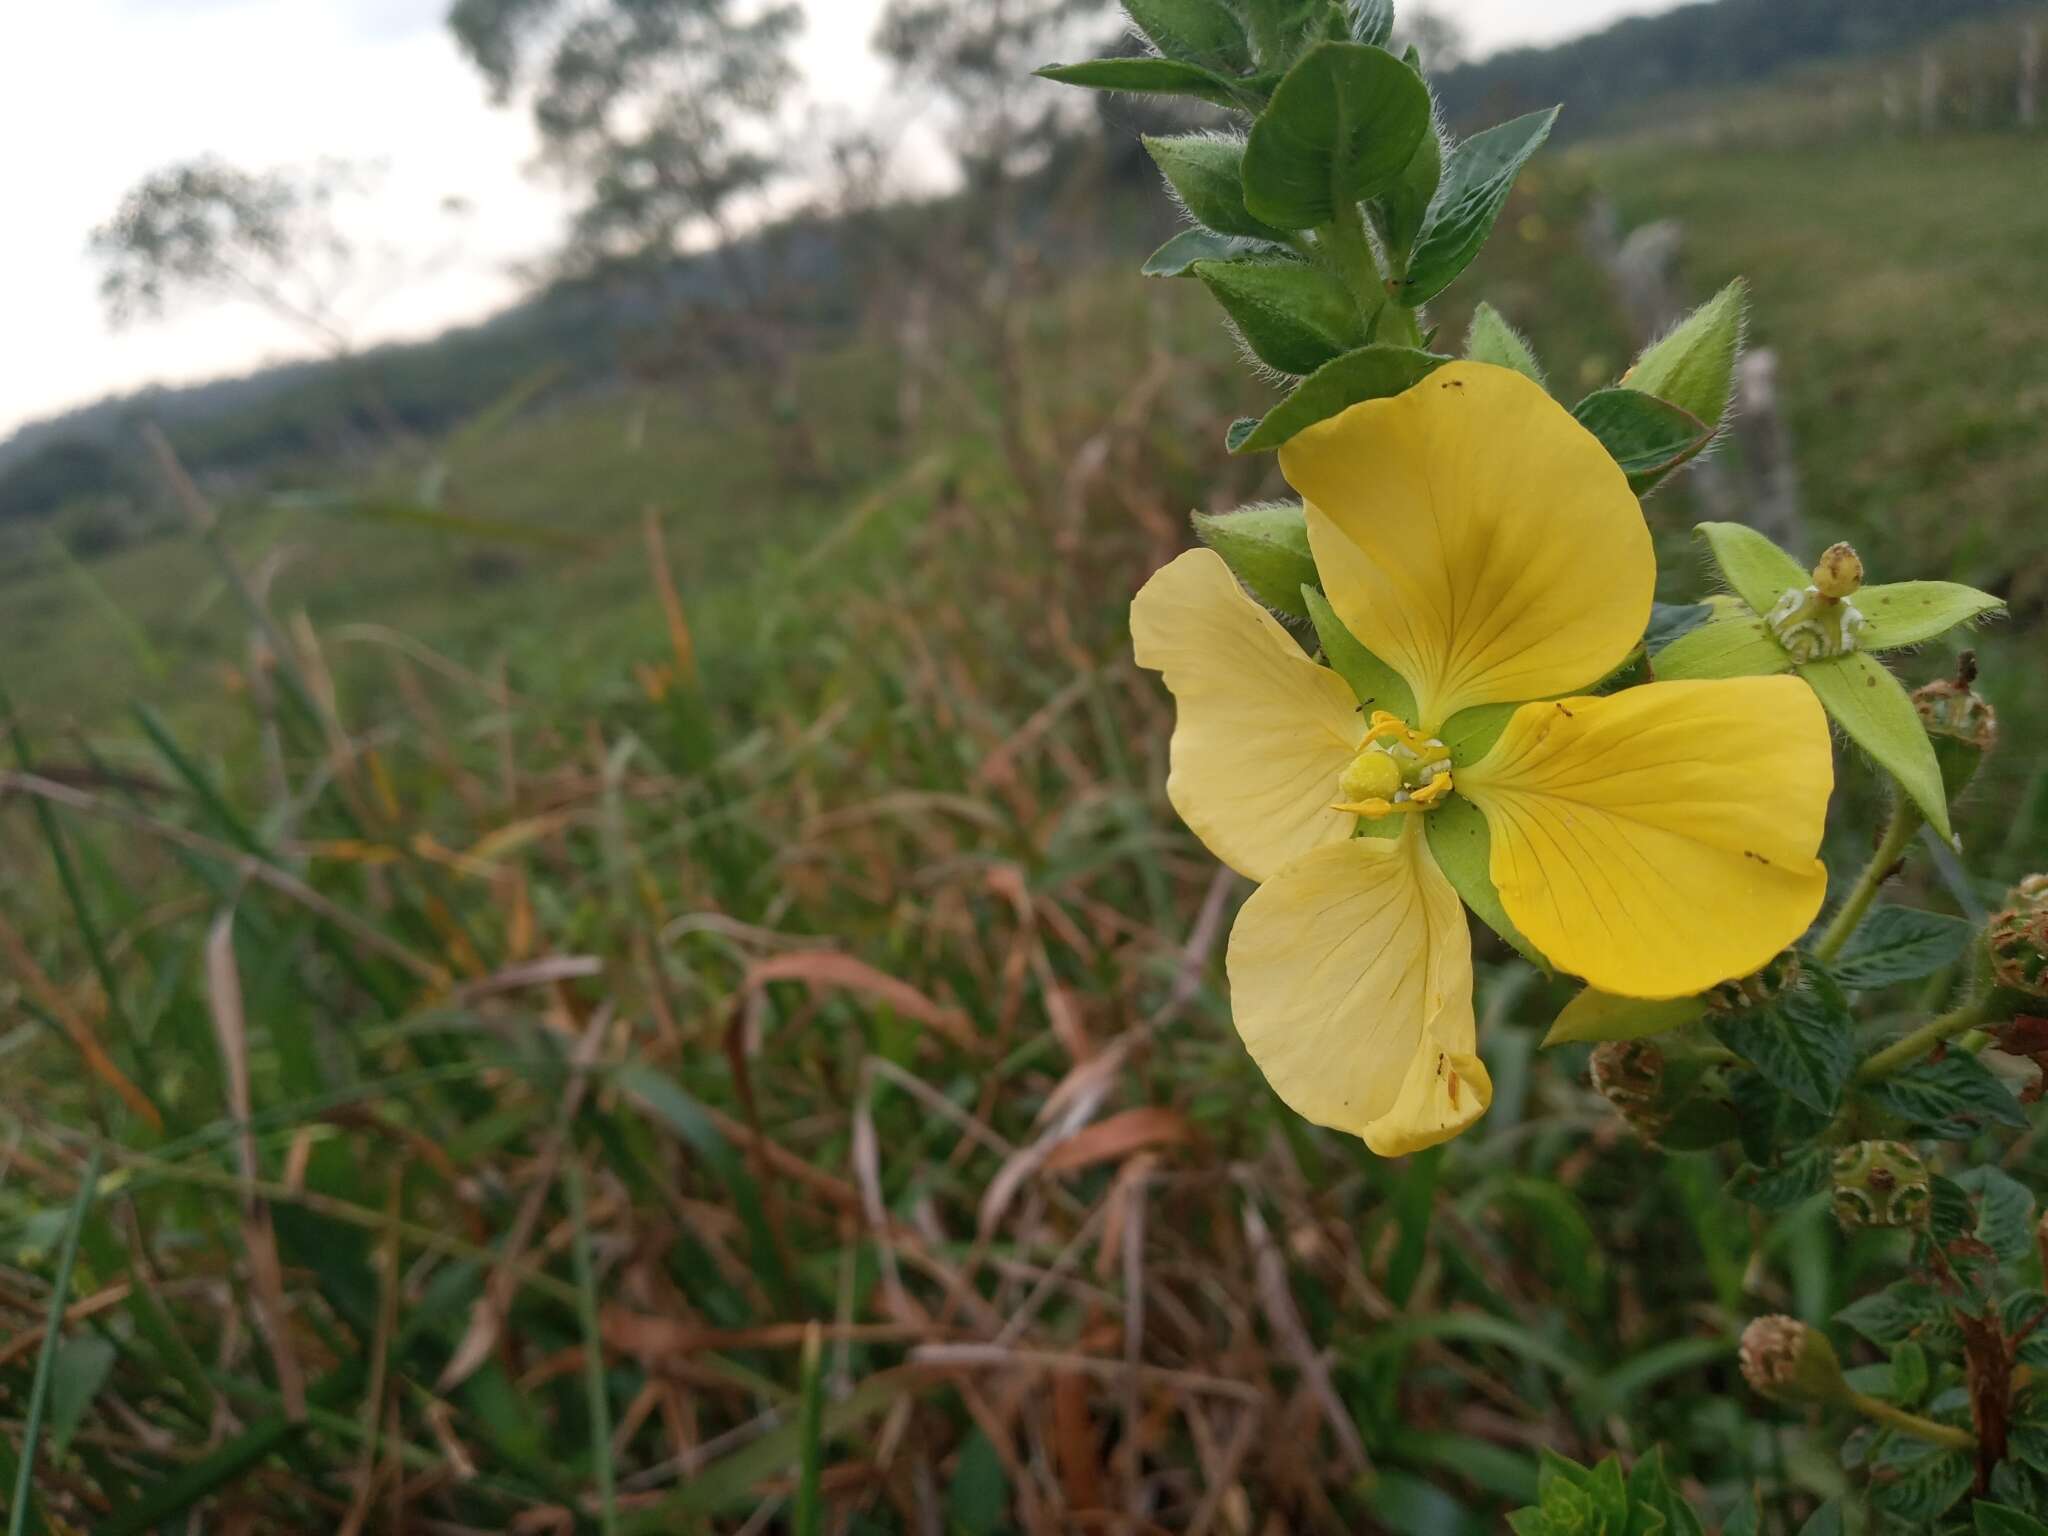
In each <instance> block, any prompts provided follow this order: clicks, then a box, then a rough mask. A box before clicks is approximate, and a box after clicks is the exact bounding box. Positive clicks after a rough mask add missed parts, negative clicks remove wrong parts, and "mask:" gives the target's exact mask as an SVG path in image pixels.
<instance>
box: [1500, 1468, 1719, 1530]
mask: <svg viewBox="0 0 2048 1536" xmlns="http://www.w3.org/2000/svg"><path fill="white" fill-rule="evenodd" d="M1536 1498H1537V1502H1536V1504H1535V1505H1534V1506H1533V1507H1532V1508H1527V1509H1520V1510H1516V1511H1514V1512H1513V1513H1511V1514H1510V1515H1509V1516H1508V1529H1509V1530H1511V1531H1513V1532H1514V1533H1515V1536H1705V1533H1706V1526H1705V1525H1704V1524H1703V1523H1702V1522H1701V1520H1700V1517H1699V1516H1698V1515H1697V1514H1696V1513H1694V1511H1693V1509H1692V1506H1691V1505H1689V1504H1688V1503H1686V1502H1685V1500H1684V1499H1683V1498H1682V1497H1681V1496H1680V1495H1679V1493H1678V1491H1677V1490H1676V1489H1675V1488H1673V1487H1672V1485H1671V1480H1670V1477H1669V1476H1668V1475H1667V1474H1666V1472H1665V1470H1664V1456H1663V1450H1662V1448H1661V1447H1657V1448H1653V1449H1652V1450H1651V1451H1650V1453H1649V1454H1648V1455H1646V1456H1643V1457H1640V1458H1639V1459H1638V1460H1637V1461H1636V1464H1635V1465H1634V1467H1632V1468H1631V1469H1630V1470H1629V1472H1628V1474H1627V1476H1626V1477H1624V1476H1623V1474H1622V1470H1621V1462H1620V1460H1619V1459H1618V1458H1616V1457H1613V1456H1610V1457H1608V1458H1607V1459H1606V1460H1605V1461H1602V1462H1600V1463H1599V1464H1598V1465H1596V1466H1594V1467H1591V1468H1586V1467H1582V1466H1580V1465H1578V1464H1577V1463H1576V1462H1572V1461H1567V1460H1566V1459H1565V1458H1563V1457H1561V1456H1558V1455H1556V1454H1555V1453H1553V1452H1551V1451H1548V1450H1546V1451H1544V1452H1543V1453H1542V1470H1541V1472H1540V1473H1539V1475H1538V1481H1537V1489H1536Z"/></svg>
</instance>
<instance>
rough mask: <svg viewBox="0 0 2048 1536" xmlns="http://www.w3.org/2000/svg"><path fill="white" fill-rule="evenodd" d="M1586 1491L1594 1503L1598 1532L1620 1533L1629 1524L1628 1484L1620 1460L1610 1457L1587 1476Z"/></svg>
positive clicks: (1594, 1515)
mask: <svg viewBox="0 0 2048 1536" xmlns="http://www.w3.org/2000/svg"><path fill="white" fill-rule="evenodd" d="M1584 1486H1585V1491H1586V1494H1587V1496H1588V1497H1590V1498H1591V1499H1592V1501H1593V1518H1594V1519H1595V1520H1596V1521H1598V1522H1599V1524H1598V1525H1596V1526H1595V1527H1594V1529H1596V1530H1603V1531H1615V1532H1619V1531H1620V1530H1621V1529H1622V1528H1623V1527H1624V1526H1626V1525H1627V1524H1628V1484H1627V1483H1626V1482H1625V1481H1624V1480H1623V1478H1622V1475H1621V1462H1620V1460H1619V1458H1617V1457H1613V1456H1609V1457H1607V1458H1606V1459H1605V1460H1603V1461H1602V1462H1601V1463H1600V1464H1599V1465H1598V1466H1597V1467H1595V1468H1594V1469H1593V1470H1592V1472H1591V1473H1590V1474H1589V1475H1588V1476H1587V1478H1586V1481H1585V1485H1584Z"/></svg>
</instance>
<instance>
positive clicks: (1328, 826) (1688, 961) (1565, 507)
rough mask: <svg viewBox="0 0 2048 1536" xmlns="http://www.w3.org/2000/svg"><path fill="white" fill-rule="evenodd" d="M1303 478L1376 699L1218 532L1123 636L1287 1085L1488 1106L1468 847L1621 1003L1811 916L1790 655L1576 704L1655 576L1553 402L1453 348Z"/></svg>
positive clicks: (1612, 473) (1362, 1099)
mask: <svg viewBox="0 0 2048 1536" xmlns="http://www.w3.org/2000/svg"><path fill="white" fill-rule="evenodd" d="M1280 467H1281V470H1282V472H1283V473H1284V474H1285V475H1286V477H1287V479H1288V481H1289V483H1290V484H1292V485H1293V486H1294V488H1295V490H1296V491H1298V492H1299V493H1300V494H1301V496H1302V497H1303V499H1304V501H1305V502H1306V514H1305V515H1306V517H1307V522H1308V533H1309V543H1310V546H1311V549H1312V551H1313V553H1314V555H1315V562H1316V568H1317V571H1318V573H1319V574H1320V577H1321V580H1322V585H1323V589H1324V592H1325V594H1326V596H1327V598H1328V602H1329V606H1330V608H1331V609H1332V610H1333V611H1334V613H1335V615H1336V617H1337V618H1339V619H1341V620H1342V621H1343V624H1344V626H1345V627H1346V628H1347V629H1349V630H1350V632H1351V635H1352V636H1353V637H1354V638H1355V639H1356V640H1357V641H1358V642H1360V643H1361V644H1362V645H1363V646H1364V647H1365V648H1366V649H1367V650H1369V651H1370V652H1371V653H1372V655H1373V656H1374V657H1377V658H1378V659H1379V660H1380V661H1381V662H1383V663H1384V664H1385V667H1386V669H1387V676H1386V687H1385V688H1384V689H1383V690H1379V691H1377V692H1375V694H1374V697H1373V698H1372V699H1370V700H1369V701H1367V703H1365V704H1362V703H1361V701H1360V700H1359V698H1358V697H1356V696H1355V695H1354V693H1353V691H1352V688H1351V687H1350V686H1349V685H1347V684H1346V683H1345V682H1344V680H1343V679H1342V678H1340V677H1339V676H1338V674H1337V673H1336V672H1334V671H1332V670H1330V669H1329V668H1327V667H1324V666H1321V665H1319V664H1317V663H1316V662H1314V661H1311V660H1310V659H1309V658H1308V657H1307V656H1306V655H1304V654H1303V653H1302V651H1301V649H1300V647H1299V646H1297V645H1296V644H1295V642H1294V640H1293V639H1292V638H1291V637H1290V636H1289V635H1288V633H1287V632H1286V631H1285V630H1284V629H1282V628H1281V627H1280V625H1279V623H1278V622H1277V621H1276V620H1275V619H1274V618H1273V617H1272V615H1271V614H1269V613H1267V612H1266V610H1265V609H1264V608H1262V607H1260V606H1259V605H1258V604H1257V603H1255V602H1253V601H1252V600H1251V599H1250V598H1248V597H1247V596H1245V595H1244V593H1243V592H1242V591H1241V590H1240V589H1239V587H1238V585H1237V583H1236V581H1235V580H1234V579H1233V578H1232V576H1231V574H1230V571H1229V568H1228V567H1227V566H1226V565H1225V564H1224V562H1223V560H1222V559H1221V558H1220V557H1219V556H1217V555H1216V554H1214V553H1213V552H1211V551H1208V550H1195V551H1191V552H1189V553H1187V554H1184V555H1181V556H1180V557H1179V558H1178V559H1176V560H1174V561H1172V562H1171V563H1170V564H1168V565H1167V566H1166V567H1164V568H1163V569H1162V570H1160V571H1159V572H1158V573H1156V574H1155V575H1154V576H1153V577H1152V579H1151V580H1150V581H1149V582H1147V583H1146V585H1145V587H1144V589H1143V590H1142V591H1141V592H1140V593H1139V594H1138V597H1137V600H1136V601H1135V603H1133V605H1132V609H1131V629H1132V636H1133V638H1134V640H1135V641H1136V646H1137V657H1138V661H1139V664H1140V665H1142V666H1146V667H1150V668H1154V669H1156V670H1158V671H1160V672H1162V673H1163V674H1164V675H1165V679H1166V684H1167V686H1168V688H1170V689H1171V690H1172V692H1173V694H1174V698H1175V702H1176V704H1177V707H1178V720H1177V724H1176V727H1175V730H1174V735H1173V744H1172V749H1171V773H1170V775H1169V777H1168V780H1167V793H1168V796H1169V798H1171V800H1172V801H1173V804H1174V807H1175V808H1176V809H1177V810H1178V811H1179V812H1180V814H1181V816H1182V817H1183V819H1185V820H1186V822H1187V824H1188V825H1189V826H1190V827H1191V828H1193V829H1194V831H1195V832H1196V833H1197V834H1198V835H1199V836H1200V837H1201V839H1202V840H1203V842H1205V843H1206V844H1207V845H1208V846H1209V848H1210V849H1211V851H1213V852H1214V853H1215V854H1216V856H1217V857H1218V858H1220V859H1222V860H1223V861H1224V862H1225V863H1227V864H1229V865H1230V866H1231V867H1232V868H1233V869H1236V870H1237V871H1239V872H1240V873H1242V874H1244V875H1246V876H1248V877H1249V878H1251V879H1252V880H1255V881H1259V882H1261V883H1260V885H1259V888H1258V890H1257V891H1255V892H1254V893H1253V894H1252V896H1251V898H1250V899H1249V900H1248V901H1247V902H1246V903H1245V906H1244V910H1243V911H1242V912H1241V913H1240V914H1239V917H1238V920H1237V925H1236V928H1235V930H1234V931H1233V933H1232V934H1231V939H1230V949H1229V959H1228V969H1229V974H1230V986H1231V994H1232V1002H1233V1008H1234V1011H1235V1014H1236V1018H1237V1027H1238V1031H1239V1033H1240V1034H1241V1035H1242V1036H1243V1038H1244V1042H1245V1046H1246V1048H1247V1049H1248V1050H1249V1051H1250V1052H1251V1055H1252V1057H1253V1059H1254V1060H1256V1061H1257V1062H1258V1064H1259V1066H1260V1068H1261V1069H1262V1070H1263V1071H1264V1072H1265V1074H1266V1076H1267V1078H1268V1079H1269V1080H1270V1081H1271V1082H1272V1084H1273V1087H1274V1088H1275V1090H1276V1091H1277V1092H1278V1093H1279V1094H1280V1096H1281V1098H1283V1099H1284V1100H1286V1102H1287V1103H1288V1104H1289V1105H1291V1106H1292V1107H1293V1108H1294V1109H1295V1110H1296V1111H1298V1112H1299V1113H1300V1114H1302V1115H1303V1116H1305V1117H1307V1118H1308V1119H1310V1120H1313V1121H1316V1122H1317V1123H1319V1124H1322V1125H1327V1126H1333V1127H1335V1128H1337V1129H1340V1130H1345V1131H1349V1132H1352V1133H1353V1134H1356V1135H1359V1136H1362V1137H1363V1138H1364V1139H1365V1141H1366V1142H1367V1144H1368V1145H1370V1146H1371V1147H1372V1149H1373V1150H1374V1151H1375V1152H1379V1153H1382V1154H1384V1155H1389V1156H1393V1155H1398V1154H1401V1153H1405V1152H1412V1151H1415V1150H1417V1149H1419V1148H1422V1147H1426V1146H1430V1145H1433V1144H1435V1143H1436V1142H1439V1141H1443V1140H1446V1139H1448V1138H1449V1137H1451V1136H1454V1135H1456V1134H1457V1133H1458V1132H1459V1131H1461V1130H1463V1129H1464V1128H1465V1127H1466V1126H1468V1125H1470V1124H1471V1123H1472V1122H1473V1121H1474V1120H1476V1119H1477V1118H1478V1117H1479V1116H1480V1115H1481V1114H1483V1113H1484V1112H1485V1110H1486V1107H1487V1105H1488V1103H1489V1102H1490V1101H1491V1099H1492V1094H1493V1088H1492V1083H1491V1081H1490V1079H1489V1078H1488V1076H1487V1072H1486V1068H1485V1066H1484V1064H1483V1063H1481V1062H1480V1060H1479V1059H1478V1057H1477V1056H1476V1055H1475V1054H1474V1043H1475V1042H1474V1029H1473V1016H1472V957H1471V948H1470V940H1469V935H1468V932H1467V929H1466V924H1465V916H1464V906H1463V903H1462V902H1461V901H1460V899H1459V896H1458V891H1457V889H1456V888H1455V887H1454V886H1453V884H1452V882H1451V879H1450V878H1448V877H1447V876H1446V874H1445V873H1444V870H1443V868H1442V867H1441V865H1440V862H1439V855H1440V854H1441V853H1444V852H1446V851H1447V850H1451V849H1453V848H1455V846H1456V845H1457V840H1459V839H1465V840H1467V843H1466V846H1469V845H1470V843H1469V840H1471V839H1474V838H1479V837H1485V838H1487V839H1488V849H1489V851H1488V853H1487V864H1486V868H1487V873H1488V874H1489V875H1490V877H1491V886H1492V887H1493V889H1494V890H1496V891H1497V892H1498V908H1497V909H1495V912H1494V917H1495V920H1496V922H1497V924H1499V925H1504V924H1508V923H1511V924H1512V927H1513V929H1514V930H1516V931H1517V932H1518V934H1519V936H1520V937H1521V938H1522V939H1523V940H1524V941H1526V943H1527V944H1528V945H1530V946H1532V947H1533V948H1534V949H1535V950H1536V951H1538V952H1540V953H1541V954H1542V955H1543V956H1545V957H1546V958H1547V959H1548V960H1549V961H1550V962H1551V963H1552V964H1553V965H1555V966H1556V967H1558V968H1559V969H1560V970H1564V971H1569V972H1572V973H1573V974H1576V975H1579V976H1582V977H1584V978H1585V979H1586V980H1587V981H1588V982H1589V983H1591V984H1592V985H1594V986H1596V987H1599V988H1600V989H1602V990H1603V991H1606V992H1612V993H1619V994H1622V995H1625V996H1633V997H1651V998H1669V997H1682V996H1687V995H1690V994H1692V993H1696V992H1699V991H1701V990H1703V989H1705V988H1706V987H1709V986H1712V985H1713V984H1715V983H1716V982H1720V981H1723V980H1726V979H1727V978H1729V977H1732V976H1741V975H1746V974H1748V973H1749V972H1751V971H1754V970H1756V969H1757V968H1758V967H1760V966H1762V965H1763V964H1764V963H1765V962H1766V961H1768V960H1770V959H1771V958H1772V957H1773V956H1775V955H1776V954H1778V952H1779V951H1781V950H1782V949H1784V948H1785V947H1786V946H1787V945H1788V944H1790V943H1791V942H1792V941H1793V940H1794V939H1796V938H1797V937H1798V936H1799V935H1800V934H1801V933H1802V932H1804V931H1805V929H1806V928H1807V926H1808V925H1809V924H1810V923H1811V922H1812V920H1813V918H1814V916H1815V915H1816V914H1817V913H1818V912H1819V910H1820V906H1821V901H1822V898H1823V897H1824V895H1825V894H1826V889H1827V875H1826V871H1825V870H1824V869H1823V867H1822V865H1821V863H1820V861H1819V859H1818V858H1816V857H1815V854H1816V851H1817V850H1818V848H1819V846H1820V837H1821V831H1822V826H1823V823H1824V821H1825V818H1826V813H1827V801H1828V796H1829V793H1830V791H1831V790H1832V788H1833V784H1834V772H1833V761H1832V751H1831V746H1830V742H1829V737H1828V728H1827V721H1826V717H1825V716H1824V715H1823V714H1822V712H1821V709H1820V706H1819V704H1818V703H1817V702H1816V701H1815V699H1814V697H1813V693H1812V690H1811V689H1809V688H1806V687H1804V686H1802V685H1801V684H1800V683H1799V682H1798V681H1797V680H1796V679H1793V678H1789V677H1783V676H1779V677H1762V678H1739V679H1730V680H1726V681H1712V682H1672V683H1650V684H1647V685H1644V686H1642V687H1637V688H1630V689H1627V690H1625V691H1623V692H1620V693H1617V694H1613V695H1610V696H1607V697H1604V698H1603V697H1582V696H1577V695H1578V694H1580V693H1581V692H1582V691H1583V690H1585V689H1587V688H1590V687H1591V686H1592V685H1593V684H1595V683H1597V682H1598V681H1599V680H1600V679H1601V678H1603V677H1605V676H1606V675H1607V674H1609V673H1610V672H1612V671H1613V670H1614V669H1615V668H1616V667H1617V666H1619V665H1620V664H1621V663H1622V662H1623V661H1624V660H1625V659H1627V657H1628V655H1629V654H1630V652H1631V651H1633V650H1634V648H1635V646H1636V644H1637V642H1638V641H1639V640H1640V638H1641V637H1642V634H1643V630H1644V626H1645V624H1646V622H1647V620H1648V618H1649V613H1650V598H1651V590H1652V587H1653V584H1654V581H1655V575H1656V571H1655V564H1654V560H1653V557H1652V554H1651V549H1650V537H1649V531H1648V529H1647V528H1646V527H1645V526H1644V523H1643V517H1642V511H1641V508H1640V507H1639V506H1638V505H1637V503H1636V499H1635V497H1634V495H1633V494H1631V492H1630V491H1629V488H1628V482H1627V479H1626V478H1625V477H1624V475H1623V474H1622V471H1621V470H1620V469H1619V468H1618V467H1617V466H1616V465H1615V463H1614V461H1613V459H1612V458H1610V457H1609V455H1608V453H1607V451H1606V450H1605V449H1604V448H1602V447H1601V446H1600V444H1599V443H1598V442H1597V441H1596V440H1595V439H1594V438H1593V436H1592V435H1591V434H1590V433H1588V432H1587V431H1586V430H1585V429H1584V428H1582V427H1581V426H1580V425H1579V424H1578V423H1577V422H1575V421H1574V420H1573V419H1572V418H1571V417H1570V416H1569V415H1568V414H1567V413H1566V412H1565V411H1564V410H1563V409H1562V408H1561V407H1560V406H1558V405H1557V404H1556V403H1555V402H1553V401H1552V400H1551V399H1550V397H1549V396H1548V395H1546V394H1545V393H1544V392H1543V391H1542V390H1541V389H1540V388H1538V387H1537V386H1536V385H1534V384H1532V383H1530V382H1529V381H1528V380H1526V379H1524V378H1523V377H1522V376H1521V375H1519V374H1516V373H1513V372H1511V371H1509V370H1507V369H1502V368H1493V367H1488V366H1484V365H1481V364H1473V363H1455V364H1451V365H1448V366H1446V367H1443V368H1440V369H1438V370H1437V371H1436V372H1435V373H1433V374H1431V375H1430V376H1429V377H1428V378H1427V379H1425V380H1423V381H1422V382H1421V383H1420V384H1418V385H1416V386H1415V387H1414V388H1413V389H1411V390H1409V391H1408V392H1407V393H1406V394H1403V395H1400V396H1398V397H1396V398H1393V399H1386V400H1373V401H1368V402H1366V403H1364V404H1361V405H1355V406H1352V407H1351V408H1350V409H1349V410H1347V411H1345V412H1343V413H1342V414H1341V415H1339V416H1336V417H1334V418H1332V419H1330V420H1328V421H1325V422H1323V423H1321V424H1319V425H1317V426H1314V427H1310V428H1309V429H1307V430H1306V431H1304V432H1302V433H1301V434H1300V435H1299V436H1297V437H1295V438H1294V439H1293V440H1292V441H1291V442H1289V443H1288V444H1287V445H1286V446H1285V447H1284V448H1282V449H1281V450H1280ZM1532 699H1533V700H1540V701H1544V702H1537V703H1525V702H1522V701H1525V700H1532ZM1368 704H1369V705H1370V709H1368V707H1367V706H1368ZM1516 704H1519V705H1520V707H1519V708H1513V707H1512V706H1514V705H1516ZM1454 867H1455V866H1454ZM1482 883H1483V882H1482ZM1466 888H1467V889H1468V890H1469V889H1472V887H1471V886H1469V885H1468V886H1467V887H1466ZM1474 900H1475V901H1484V902H1488V903H1490V902H1491V900H1492V897H1491V896H1490V895H1487V896H1485V897H1482V896H1480V895H1476V894H1475V896H1474Z"/></svg>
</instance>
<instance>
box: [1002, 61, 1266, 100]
mask: <svg viewBox="0 0 2048 1536" xmlns="http://www.w3.org/2000/svg"><path fill="white" fill-rule="evenodd" d="M1034 73H1036V74H1037V76H1038V77H1039V78H1040V79H1041V80H1051V81H1055V82H1056V83H1058V84H1060V85H1078V86H1080V87H1081V88H1082V89H1084V90H1090V91H1128V92H1130V93H1131V94H1132V95H1135V96H1192V97H1194V98H1195V100H1197V101H1206V102H1208V103H1209V104H1210V105H1211V106H1217V107H1232V108H1235V109H1237V110H1239V111H1242V110H1244V108H1245V106H1246V102H1245V100H1244V96H1243V93H1242V92H1241V90H1240V89H1239V87H1238V86H1237V85H1236V84H1234V83H1233V82H1232V81H1230V80H1229V79H1227V78H1225V77H1224V76H1222V75H1219V74H1217V73H1216V72H1215V71H1214V70H1212V69H1204V68H1202V66H1201V65H1199V64H1186V63H1183V62H1182V61H1181V60H1179V59H1087V60H1084V61H1083V62H1082V63H1079V64H1048V65H1046V66H1045V68H1043V69H1041V70H1036V71H1034Z"/></svg>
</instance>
